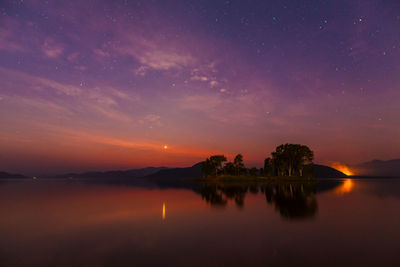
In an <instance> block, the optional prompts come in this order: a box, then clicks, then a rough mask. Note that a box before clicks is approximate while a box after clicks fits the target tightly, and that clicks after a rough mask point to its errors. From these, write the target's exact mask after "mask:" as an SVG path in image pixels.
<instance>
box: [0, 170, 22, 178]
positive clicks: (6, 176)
mask: <svg viewBox="0 0 400 267" xmlns="http://www.w3.org/2000/svg"><path fill="white" fill-rule="evenodd" d="M22 178H27V177H25V176H24V175H22V174H11V173H7V172H0V179H22Z"/></svg>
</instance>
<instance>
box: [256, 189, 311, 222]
mask: <svg viewBox="0 0 400 267" xmlns="http://www.w3.org/2000/svg"><path fill="white" fill-rule="evenodd" d="M262 189H263V191H264V193H265V198H266V200H267V203H269V204H273V205H275V209H276V210H277V211H279V213H280V214H281V216H282V217H284V218H286V219H302V218H311V217H314V216H315V215H316V214H317V210H318V205H317V199H316V198H315V193H316V185H315V183H293V184H291V183H285V184H276V185H267V186H265V187H263V188H262Z"/></svg>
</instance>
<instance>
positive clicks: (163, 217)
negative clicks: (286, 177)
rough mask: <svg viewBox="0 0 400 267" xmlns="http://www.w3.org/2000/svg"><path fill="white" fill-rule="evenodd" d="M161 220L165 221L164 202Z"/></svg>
mask: <svg viewBox="0 0 400 267" xmlns="http://www.w3.org/2000/svg"><path fill="white" fill-rule="evenodd" d="M162 219H163V220H165V202H163V203H162Z"/></svg>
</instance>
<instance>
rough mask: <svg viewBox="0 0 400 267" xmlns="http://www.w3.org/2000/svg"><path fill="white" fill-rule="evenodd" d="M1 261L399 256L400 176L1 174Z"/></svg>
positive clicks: (392, 261)
mask: <svg viewBox="0 0 400 267" xmlns="http://www.w3.org/2000/svg"><path fill="white" fill-rule="evenodd" d="M0 203H1V204H0V236H1V238H0V265H2V266H11V265H12V266H15V265H46V266H116V265H126V266H138V265H173V266H265V265H308V266H310V265H312V266H315V265H329V266H337V265H344V266H353V265H363V266H365V265H372V266H374V265H375V266H399V265H400V256H399V251H400V179H355V180H352V179H344V180H326V181H321V182H319V183H318V184H313V183H311V184H308V183H306V184H301V183H295V184H288V183H284V184H279V185H240V184H239V185H221V184H195V185H193V187H192V188H190V186H189V187H182V188H174V187H173V186H170V187H168V186H166V187H164V188H157V187H153V188H149V187H147V188H146V187H137V186H132V185H129V184H128V185H123V184H105V183H103V184H101V183H85V182H79V181H67V180H25V181H2V182H0Z"/></svg>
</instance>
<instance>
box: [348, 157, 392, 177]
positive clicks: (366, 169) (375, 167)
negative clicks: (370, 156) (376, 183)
mask: <svg viewBox="0 0 400 267" xmlns="http://www.w3.org/2000/svg"><path fill="white" fill-rule="evenodd" d="M351 167H352V168H353V169H355V170H356V173H357V176H385V177H400V159H392V160H386V161H385V160H372V161H369V162H364V163H360V164H357V165H354V166H351Z"/></svg>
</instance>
